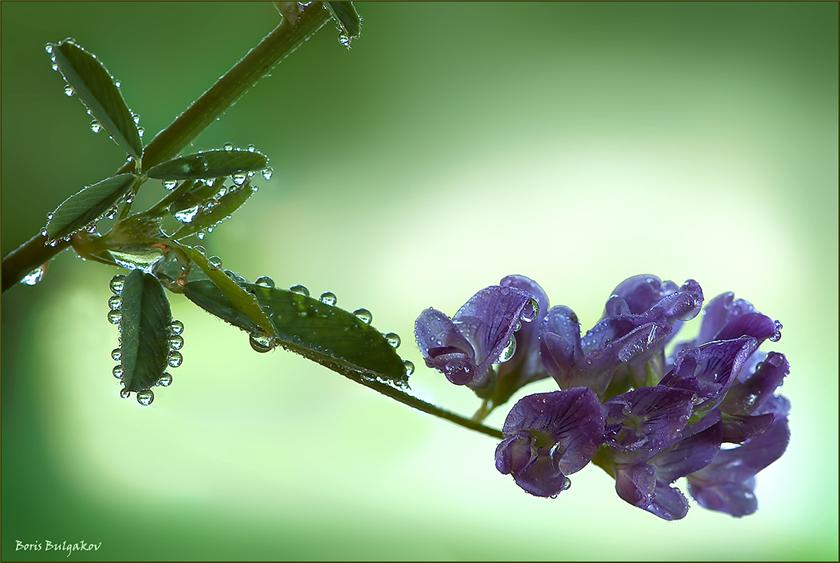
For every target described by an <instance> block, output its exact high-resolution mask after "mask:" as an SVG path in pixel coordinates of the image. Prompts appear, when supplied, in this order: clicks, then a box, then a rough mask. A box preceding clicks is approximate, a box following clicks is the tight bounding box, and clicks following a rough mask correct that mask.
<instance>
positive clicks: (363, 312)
mask: <svg viewBox="0 0 840 563" xmlns="http://www.w3.org/2000/svg"><path fill="white" fill-rule="evenodd" d="M208 261H209V262H210V264H212V265H213V266H214V267H216V268H220V267H221V260H220V259H219V258H218V256H213V257H211V258H209V260H208ZM225 273H227V274H228V275H229V276H231V277H233V278H234V279H235V280H236V281H244V280H242V279H241V276H238V275H236V274H233V275H231V274H232V272H230V271H229V270H225ZM254 285H256V286H258V287H263V288H266V289H274V288H275V284H274V280H273V279H271V278H270V277H268V276H260V277H258V278H257V279H256V280H254ZM289 291H291V292H292V293H296V294H298V295H303V296H304V297H310V295H309V289H308V288H307V287H306V286H304V285H300V284H297V285H293V286H291V287H290V288H289ZM318 300H319V301H320V302H321V303H323V304H324V305H329V306H330V307H336V306H337V304H338V297H336V295H335V293H333V292H332V291H325V292H323V293H322V294H321V296H320V297H319V298H318ZM353 315H354V316H355V317H356V318H357V319H359V320H360V321H361V322H363V323H364V324H366V325H369V324H371V322H373V313H371V312H370V311H369V310H368V309H365V308H359V309H356V310H354V311H353ZM382 336H383V337H384V338H385V341H386V342H387V343H388V345H389V346H391V348H394V349H397V348H399V347H400V344H401V343H402V339H400V336H399V335H398V334H397V333H395V332H386V333H384V334H383V335H382ZM249 342H250V344H251V348H253V349H254V350H255V351H257V352H260V353H264V352H269V351H271V350H272V349H274V348H275V347H276V345H277V343H276V342H275V340H274V339H273V338H272V337H270V336H267V335H264V334H251V335H250V337H249ZM403 369H404V371H405V375H406V376H409V375H411V374H412V373H414V363H412V362H411V361H409V360H404V361H403Z"/></svg>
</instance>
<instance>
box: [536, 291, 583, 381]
mask: <svg viewBox="0 0 840 563" xmlns="http://www.w3.org/2000/svg"><path fill="white" fill-rule="evenodd" d="M540 357H541V358H542V363H543V366H544V367H545V369H546V371H548V373H549V374H550V375H551V376H552V377H554V379H555V380H556V381H557V384H558V385H559V386H560V388H561V389H568V388H569V387H571V383H572V378H571V377H572V373H573V370H574V368H575V366H576V365H577V364H578V363H579V362H580V361H581V360H582V359H583V352H582V351H581V348H580V321H578V317H577V315H576V314H575V312H574V311H572V310H571V309H569V308H568V307H565V306H563V305H557V306H554V307H552V308H551V309H550V310H549V311H548V312H547V314H546V316H545V318H544V319H543V320H542V322H541V323H540Z"/></svg>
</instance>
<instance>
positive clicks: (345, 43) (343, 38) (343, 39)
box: [338, 33, 350, 49]
mask: <svg viewBox="0 0 840 563" xmlns="http://www.w3.org/2000/svg"><path fill="white" fill-rule="evenodd" d="M338 42H339V43H341V44H342V45H343V46H344V47H347V48H348V49H349V48H350V38H349V37H347V36H346V35H344V34H343V33H342V34H341V35H339V36H338Z"/></svg>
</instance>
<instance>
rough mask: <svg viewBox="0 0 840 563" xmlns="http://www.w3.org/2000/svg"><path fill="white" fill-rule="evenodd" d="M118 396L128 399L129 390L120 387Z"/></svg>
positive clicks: (129, 395)
mask: <svg viewBox="0 0 840 563" xmlns="http://www.w3.org/2000/svg"><path fill="white" fill-rule="evenodd" d="M120 397H121V398H123V399H128V398H129V397H131V391H129V390H128V389H122V390H121V391H120Z"/></svg>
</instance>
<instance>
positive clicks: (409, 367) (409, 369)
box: [403, 360, 414, 375]
mask: <svg viewBox="0 0 840 563" xmlns="http://www.w3.org/2000/svg"><path fill="white" fill-rule="evenodd" d="M403 367H404V368H405V374H406V375H411V374H412V373H414V363H413V362H411V361H410V360H405V361H404V362H403Z"/></svg>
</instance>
